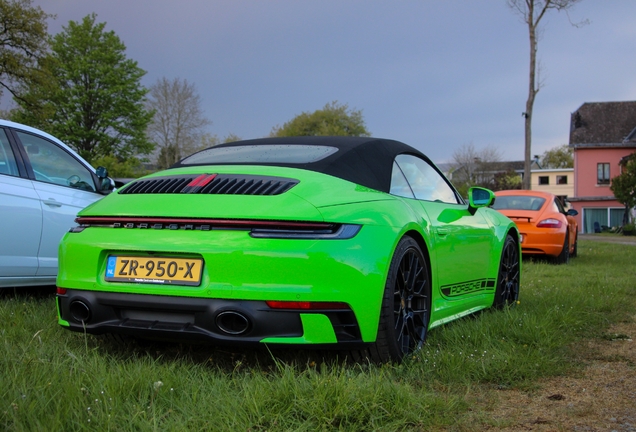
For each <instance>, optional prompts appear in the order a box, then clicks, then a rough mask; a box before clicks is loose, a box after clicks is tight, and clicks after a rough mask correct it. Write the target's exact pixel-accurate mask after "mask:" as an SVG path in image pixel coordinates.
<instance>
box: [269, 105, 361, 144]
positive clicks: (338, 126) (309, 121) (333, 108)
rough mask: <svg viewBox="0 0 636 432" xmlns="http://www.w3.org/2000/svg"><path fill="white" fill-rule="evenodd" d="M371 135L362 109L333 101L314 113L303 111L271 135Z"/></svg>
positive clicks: (277, 127) (274, 130) (275, 129)
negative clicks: (351, 107)
mask: <svg viewBox="0 0 636 432" xmlns="http://www.w3.org/2000/svg"><path fill="white" fill-rule="evenodd" d="M336 135H338V136H369V135H371V134H370V132H369V131H368V130H367V128H366V126H365V124H364V119H363V117H362V111H361V110H355V109H349V106H348V105H347V104H344V105H340V104H338V101H333V102H331V103H328V104H327V105H325V106H324V107H323V108H322V109H319V110H316V111H314V112H313V113H308V112H303V113H301V114H298V115H297V116H296V117H294V118H293V119H292V120H290V121H288V122H287V123H285V124H284V125H283V126H282V127H279V126H276V127H275V128H274V129H272V132H271V133H270V136H277V137H283V136H336Z"/></svg>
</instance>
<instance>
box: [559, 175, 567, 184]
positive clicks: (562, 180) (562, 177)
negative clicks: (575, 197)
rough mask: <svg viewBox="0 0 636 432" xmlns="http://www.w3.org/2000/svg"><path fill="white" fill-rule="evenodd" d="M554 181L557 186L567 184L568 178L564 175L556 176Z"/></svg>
mask: <svg viewBox="0 0 636 432" xmlns="http://www.w3.org/2000/svg"><path fill="white" fill-rule="evenodd" d="M556 181H557V183H556V184H558V185H563V184H565V185H566V184H568V176H566V175H558V176H556Z"/></svg>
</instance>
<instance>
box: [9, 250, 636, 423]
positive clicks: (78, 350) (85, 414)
mask: <svg viewBox="0 0 636 432" xmlns="http://www.w3.org/2000/svg"><path fill="white" fill-rule="evenodd" d="M579 255H580V256H579V257H578V258H575V259H573V260H571V262H570V264H568V265H562V266H556V265H552V264H549V263H546V262H541V261H536V262H533V261H524V269H523V270H524V271H523V275H522V287H521V296H520V302H519V304H518V305H516V306H515V307H512V308H510V309H506V310H503V311H486V312H483V313H480V314H476V315H475V316H471V317H468V318H466V319H462V320H459V321H457V322H454V323H451V324H448V325H446V326H443V327H440V328H437V329H434V330H432V331H431V332H430V333H429V337H428V341H427V344H426V345H425V347H424V349H423V350H421V352H418V353H416V354H415V355H413V356H412V357H411V358H409V359H407V361H406V362H405V363H404V364H402V365H399V366H398V365H383V366H375V365H366V364H364V365H359V364H351V363H350V362H349V363H348V362H346V361H342V360H340V359H338V358H337V356H336V355H335V354H333V353H322V352H315V351H301V352H290V351H275V352H273V353H270V352H268V351H260V352H251V351H229V350H226V349H215V348H212V347H205V346H194V345H182V346H180V345H174V344H158V343H141V342H139V343H133V342H130V343H128V344H127V345H121V344H116V343H114V342H111V341H109V340H107V339H104V338H96V337H93V336H90V335H88V336H85V335H83V334H78V333H71V332H69V331H66V330H64V329H62V328H61V327H59V326H58V325H57V320H56V313H55V305H54V296H53V292H52V291H51V290H49V291H48V292H47V291H42V290H40V291H34V290H24V289H21V290H20V289H19V290H4V291H3V292H1V293H0V319H1V320H2V321H1V322H2V325H1V327H0V429H1V430H7V431H13V430H16V431H22V430H25V431H31V430H60V431H69V430H140V431H146V430H232V431H234V430H237V431H240V430H243V431H265V430H307V431H314V430H351V431H359V430H458V431H463V430H466V431H468V430H480V429H486V428H489V427H495V428H496V427H500V426H506V424H505V421H502V420H499V419H495V418H491V416H490V415H489V410H488V404H489V401H490V400H492V403H495V402H494V398H493V399H490V398H491V396H492V395H491V393H492V392H493V391H495V390H498V391H500V390H501V389H532V388H534V387H535V386H536V385H537V381H538V379H539V378H540V377H546V376H555V375H563V374H573V373H576V371H577V370H578V368H580V367H581V364H579V363H577V361H576V359H577V358H578V357H577V356H576V351H577V349H578V346H579V345H580V341H581V340H582V339H585V338H603V337H606V333H605V332H606V329H607V328H608V326H609V325H611V324H613V323H616V322H621V321H624V320H627V319H629V317H631V316H633V315H634V314H635V313H636V300H635V298H634V295H633V294H634V282H633V281H634V276H635V273H636V270H635V268H634V262H636V246H629V245H620V244H618V245H617V244H611V243H602V242H601V243H599V242H591V241H581V242H580V244H579ZM477 400H479V406H480V411H479V412H475V410H474V407H475V406H476V405H475V401H477Z"/></svg>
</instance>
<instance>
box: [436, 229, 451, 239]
mask: <svg viewBox="0 0 636 432" xmlns="http://www.w3.org/2000/svg"><path fill="white" fill-rule="evenodd" d="M449 232H450V230H449V229H448V228H437V229H436V230H435V233H436V234H437V235H438V236H440V237H444V236H445V235H446V234H448V233H449Z"/></svg>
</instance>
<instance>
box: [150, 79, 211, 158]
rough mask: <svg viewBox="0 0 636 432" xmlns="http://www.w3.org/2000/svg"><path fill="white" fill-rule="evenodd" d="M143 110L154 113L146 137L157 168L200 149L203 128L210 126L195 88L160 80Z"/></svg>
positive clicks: (173, 81) (189, 85)
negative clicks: (154, 156) (150, 143)
mask: <svg viewBox="0 0 636 432" xmlns="http://www.w3.org/2000/svg"><path fill="white" fill-rule="evenodd" d="M146 107H147V108H148V110H149V111H153V112H154V117H153V118H152V122H151V123H150V125H149V126H148V137H149V138H150V140H151V141H153V142H154V143H155V144H156V149H157V150H158V151H159V152H158V155H157V165H158V167H159V168H167V167H169V166H171V165H172V164H174V163H175V162H177V161H179V160H180V159H181V158H182V157H183V156H186V155H188V154H190V153H192V152H194V151H195V150H197V149H198V148H200V147H201V143H202V142H203V141H204V138H205V137H204V128H205V127H206V126H207V125H209V124H210V123H211V122H210V120H208V119H207V118H205V117H204V115H203V110H202V109H201V97H200V96H199V94H198V93H197V91H196V87H195V85H194V84H191V83H189V82H188V81H187V80H181V79H180V78H175V79H173V80H168V79H166V78H161V79H159V80H158V81H157V82H156V83H155V84H154V85H152V86H151V87H150V92H149V94H148V101H147V103H146Z"/></svg>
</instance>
